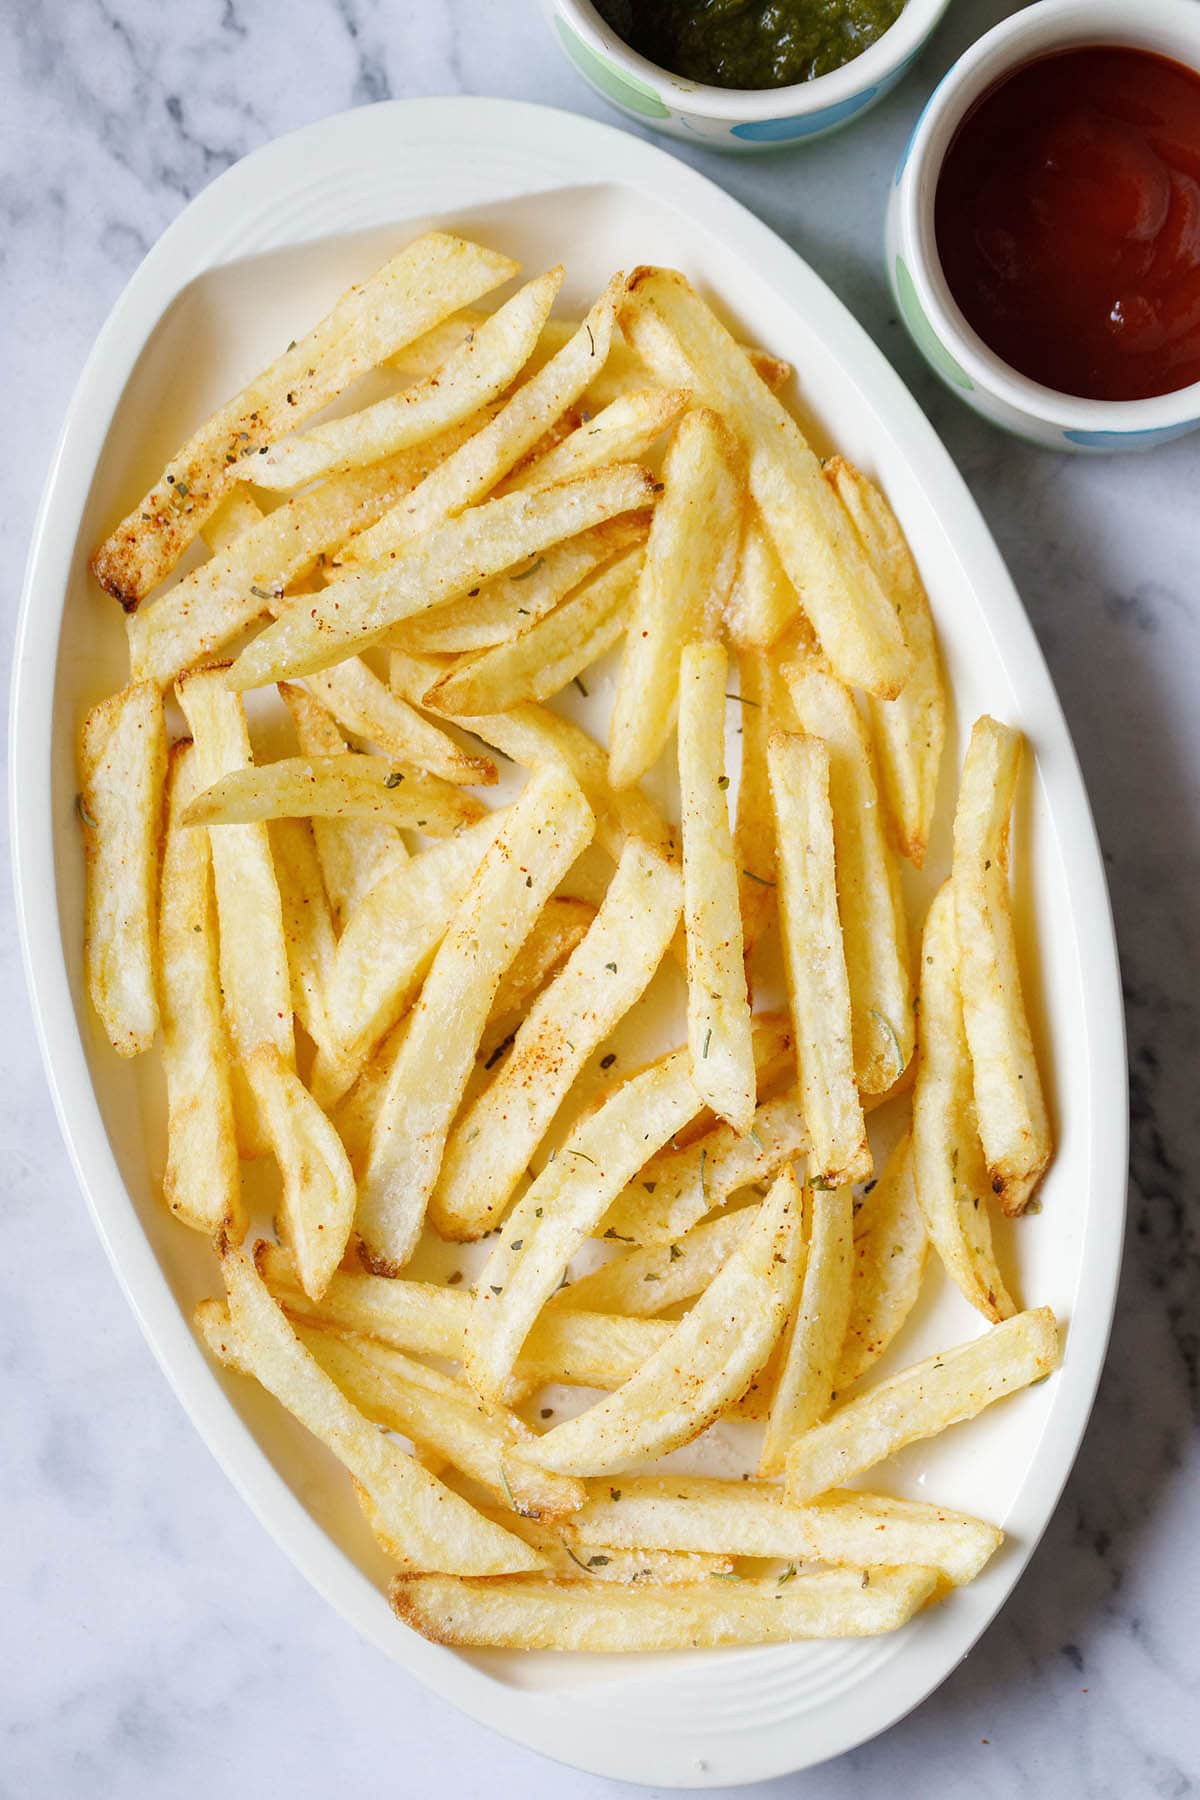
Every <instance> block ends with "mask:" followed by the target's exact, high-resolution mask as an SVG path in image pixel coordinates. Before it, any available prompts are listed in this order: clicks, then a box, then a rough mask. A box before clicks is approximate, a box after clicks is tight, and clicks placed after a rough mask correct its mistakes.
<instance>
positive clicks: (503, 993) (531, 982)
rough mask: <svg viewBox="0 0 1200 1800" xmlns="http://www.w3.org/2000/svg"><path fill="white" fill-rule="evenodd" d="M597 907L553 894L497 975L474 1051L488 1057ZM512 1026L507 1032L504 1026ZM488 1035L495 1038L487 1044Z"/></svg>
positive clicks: (587, 926) (518, 1020)
mask: <svg viewBox="0 0 1200 1800" xmlns="http://www.w3.org/2000/svg"><path fill="white" fill-rule="evenodd" d="M596 911H597V909H596V908H595V907H594V906H589V905H588V903H587V901H586V900H576V899H574V898H573V897H572V896H571V895H570V894H552V895H551V897H550V899H549V900H547V902H546V904H545V906H544V907H543V908H542V910H541V913H540V914H539V915H538V919H537V922H536V924H535V925H534V927H533V930H532V931H531V932H530V933H529V936H528V937H527V938H526V939H525V942H524V943H523V944H522V945H521V948H520V949H519V950H518V951H517V954H516V955H515V956H514V957H513V959H512V962H511V963H510V964H509V965H508V968H507V969H506V970H505V971H504V974H503V975H502V976H501V978H500V986H499V987H498V988H497V989H496V998H495V999H494V1000H493V1001H492V1010H491V1012H490V1013H489V1014H488V1022H487V1030H486V1031H485V1032H484V1035H483V1037H482V1038H481V1040H480V1044H479V1053H480V1055H481V1056H482V1057H484V1058H485V1061H486V1059H489V1058H491V1057H492V1056H493V1055H494V1054H495V1051H496V1049H497V1047H498V1046H499V1045H500V1044H501V1043H503V1041H504V1039H505V1037H506V1035H508V1036H510V1037H511V1038H513V1039H515V1036H516V1032H517V1028H518V1027H519V1026H520V1024H521V1023H522V1021H523V1020H524V1018H525V1015H526V1013H527V1012H528V1011H529V1009H530V1007H531V1006H532V1005H533V1002H534V1001H535V999H536V998H537V996H538V995H539V994H540V993H541V991H542V989H543V988H544V987H545V985H546V983H547V982H548V981H549V980H550V978H551V976H552V975H557V973H558V971H559V970H560V969H561V968H562V966H563V964H564V963H565V962H566V961H567V959H568V957H570V956H572V955H573V954H574V952H575V951H576V949H577V948H578V947H579V945H580V944H581V943H582V942H583V939H584V938H585V937H586V936H587V933H588V931H589V930H590V929H591V925H592V921H593V920H594V919H595V917H596ZM510 1026H511V1028H512V1030H511V1033H510V1032H509V1027H510ZM489 1039H493V1040H495V1041H494V1042H492V1043H490V1044H489Z"/></svg>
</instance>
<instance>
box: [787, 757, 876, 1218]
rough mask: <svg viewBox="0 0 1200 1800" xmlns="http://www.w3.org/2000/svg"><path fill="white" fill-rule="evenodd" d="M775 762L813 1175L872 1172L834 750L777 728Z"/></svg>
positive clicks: (843, 1178)
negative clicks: (849, 966) (850, 973)
mask: <svg viewBox="0 0 1200 1800" xmlns="http://www.w3.org/2000/svg"><path fill="white" fill-rule="evenodd" d="M767 769H768V773H769V776H770V782H771V799H772V803H773V806H774V810H775V829H776V841H777V845H778V863H779V910H780V924H781V927H782V932H783V945H784V963H785V966H786V969H787V981H788V994H789V997H790V1000H791V1007H792V1018H793V1021H794V1023H795V1028H796V1058H797V1063H798V1067H799V1074H800V1104H801V1108H802V1111H803V1114H804V1120H805V1123H806V1125H807V1127H808V1130H809V1134H810V1139H811V1150H810V1179H813V1178H818V1177H819V1178H820V1179H822V1180H824V1181H827V1182H829V1183H831V1184H832V1185H835V1186H840V1185H842V1184H844V1183H845V1182H849V1181H864V1180H866V1179H867V1177H868V1176H869V1175H870V1173H871V1152H870V1148H869V1146H868V1144H867V1133H866V1126H865V1124H864V1122H863V1115H862V1104H861V1102H860V1100H859V1097H858V1086H857V1083H856V1081H855V1079H854V1052H853V1041H852V1037H851V1025H850V988H849V983H848V981H847V978H846V958H845V952H844V949H843V945H842V928H841V924H840V921H839V919H838V907H837V885H836V875H835V869H834V848H833V812H832V808H831V806H830V801H829V752H828V750H827V749H826V747H825V745H824V744H823V743H821V742H820V740H819V739H817V738H809V737H799V736H795V735H792V734H789V733H784V732H773V733H772V735H771V738H770V740H769V742H768V744H767Z"/></svg>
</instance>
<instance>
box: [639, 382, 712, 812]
mask: <svg viewBox="0 0 1200 1800" xmlns="http://www.w3.org/2000/svg"><path fill="white" fill-rule="evenodd" d="M738 463H739V458H738V452H737V447H736V445H735V444H734V443H733V440H732V439H731V437H730V435H729V433H728V431H727V430H726V429H725V426H724V425H723V424H722V422H721V420H720V419H719V418H718V417H717V415H716V414H715V413H711V412H706V411H697V412H689V413H687V414H685V415H684V417H683V419H682V420H681V421H680V423H679V425H678V427H677V429H676V432H675V436H674V438H673V439H672V441H671V447H670V449H669V450H668V452H667V456H666V462H665V464H664V466H663V480H664V482H665V487H666V491H665V493H664V495H663V498H662V500H661V501H660V503H659V505H658V507H657V508H656V510H655V514H654V518H653V520H652V522H651V525H650V536H649V539H648V540H647V544H646V554H645V558H644V560H643V562H642V568H641V574H640V575H639V577H638V586H637V595H636V599H635V602H634V608H633V614H632V616H631V618H630V622H629V629H628V631H627V633H626V637H625V654H624V657H623V659H622V662H621V672H620V675H619V677H618V679H617V692H616V697H615V699H614V701H613V710H612V719H611V721H610V726H609V779H610V780H611V782H612V784H613V786H614V787H615V788H624V787H628V786H629V784H630V783H631V782H633V781H637V780H638V779H639V778H640V777H641V776H642V775H644V774H645V772H646V770H647V769H648V768H649V767H650V765H651V763H652V762H653V761H654V759H655V758H656V757H657V755H658V753H659V751H660V750H661V749H662V747H663V745H664V744H665V742H666V740H667V735H668V733H669V731H670V729H671V720H672V717H673V714H674V711H675V702H676V697H677V694H678V689H679V658H680V655H681V653H682V651H683V648H684V646H685V644H687V643H689V642H690V641H691V640H692V639H694V638H699V637H702V636H703V635H704V633H705V631H706V629H709V628H710V627H709V621H710V620H711V621H713V623H715V621H716V620H717V619H718V618H719V617H720V613H721V609H722V607H723V606H724V604H725V601H726V598H727V596H728V593H729V589H730V586H731V584H732V581H733V574H734V569H735V568H736V566H737V550H738V537H739V534H740V531H741V524H742V509H743V503H744V490H743V486H742V478H741V474H740V472H739V468H738Z"/></svg>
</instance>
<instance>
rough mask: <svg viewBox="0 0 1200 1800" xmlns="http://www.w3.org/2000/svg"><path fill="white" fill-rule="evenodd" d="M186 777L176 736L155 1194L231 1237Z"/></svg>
mask: <svg viewBox="0 0 1200 1800" xmlns="http://www.w3.org/2000/svg"><path fill="white" fill-rule="evenodd" d="M194 785H195V753H194V751H193V749H192V747H191V746H190V745H189V744H176V745H175V746H174V747H173V749H172V751H171V758H170V776H169V780H168V788H167V793H168V809H167V830H166V835H165V838H164V841H163V856H162V888H161V893H160V900H159V915H158V932H159V937H158V944H159V958H158V966H159V980H160V1011H161V1015H162V1034H163V1069H164V1072H165V1074H166V1080H167V1163H166V1171H165V1173H164V1175H163V1198H164V1199H165V1200H166V1202H167V1205H168V1206H169V1207H170V1209H171V1211H172V1212H173V1213H174V1215H175V1217H176V1218H177V1219H182V1220H183V1222H184V1224H185V1225H190V1226H191V1227H192V1229H193V1230H194V1231H203V1232H205V1233H206V1234H207V1235H208V1236H210V1237H213V1236H215V1235H216V1233H217V1232H219V1231H224V1232H225V1233H226V1235H227V1236H228V1237H230V1238H233V1239H235V1240H240V1239H241V1238H242V1237H243V1236H244V1234H245V1230H246V1214H245V1208H244V1207H243V1205H242V1193H241V1178H240V1175H239V1171H238V1153H237V1133H236V1129H235V1126H234V1119H233V1096H232V1094H231V1092H230V1087H229V1046H228V1043H227V1040H226V1036H225V1021H224V1019H223V1018H222V1016H221V987H220V982H219V980H218V977H217V955H218V952H217V933H216V915H215V912H214V909H213V901H212V894H211V885H212V884H211V878H210V874H209V863H210V859H209V848H208V837H207V834H206V833H204V832H202V831H201V832H196V831H187V830H185V829H184V828H183V826H182V825H181V824H180V822H179V815H180V812H181V810H182V808H183V807H184V806H185V805H186V803H187V798H188V795H189V792H190V791H191V790H192V788H193V787H194Z"/></svg>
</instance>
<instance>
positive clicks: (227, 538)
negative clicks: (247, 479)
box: [203, 487, 263, 556]
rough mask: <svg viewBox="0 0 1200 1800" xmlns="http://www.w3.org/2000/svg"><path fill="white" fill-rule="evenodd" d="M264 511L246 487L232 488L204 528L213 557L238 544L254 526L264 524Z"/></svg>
mask: <svg viewBox="0 0 1200 1800" xmlns="http://www.w3.org/2000/svg"><path fill="white" fill-rule="evenodd" d="M262 518H263V509H262V507H261V506H260V505H259V504H258V501H257V500H256V499H255V498H254V495H253V494H252V493H251V492H250V490H249V488H246V487H232V488H230V490H229V492H228V493H227V494H226V495H225V498H224V499H223V500H221V501H220V502H219V504H218V505H217V508H216V510H215V512H213V514H212V515H211V517H210V518H209V519H208V521H207V523H206V524H205V527H204V533H203V536H204V542H205V543H206V544H207V545H208V548H209V552H210V554H211V555H213V556H219V555H220V554H221V552H222V551H223V550H228V548H229V546H230V544H236V542H237V540H238V539H239V538H240V537H241V536H242V535H243V533H245V532H247V531H249V530H250V527H251V526H252V525H258V524H260V523H261V522H262Z"/></svg>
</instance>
